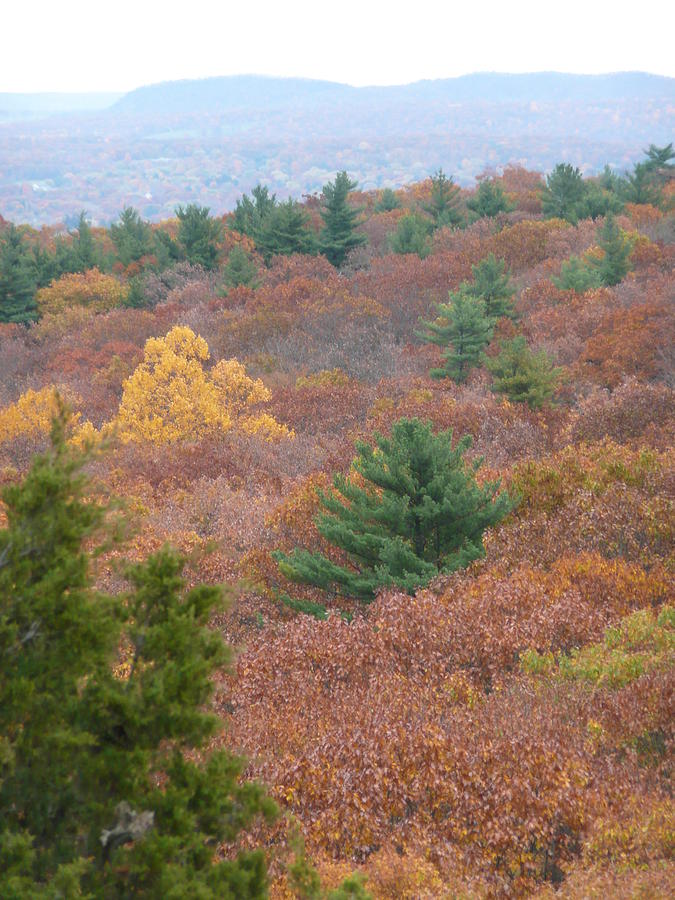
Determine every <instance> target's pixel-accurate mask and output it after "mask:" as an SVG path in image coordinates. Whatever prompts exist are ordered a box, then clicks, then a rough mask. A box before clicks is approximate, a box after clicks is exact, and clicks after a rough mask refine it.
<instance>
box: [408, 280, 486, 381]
mask: <svg viewBox="0 0 675 900" xmlns="http://www.w3.org/2000/svg"><path fill="white" fill-rule="evenodd" d="M436 312H437V313H438V316H439V319H438V320H436V321H435V322H422V324H423V326H424V327H425V328H426V329H427V331H426V333H425V332H417V335H418V337H421V338H422V339H423V340H425V341H429V342H431V343H433V344H437V345H438V346H439V347H443V348H444V350H443V354H442V356H443V359H444V365H443V367H442V368H440V369H432V370H431V372H430V373H429V374H430V375H431V377H432V378H452V379H453V381H456V382H457V383H458V384H461V383H462V382H463V381H466V379H467V377H468V375H469V372H470V371H471V369H473V368H474V367H475V366H477V365H479V364H480V362H481V359H482V356H483V350H484V349H485V347H486V346H487V344H488V343H489V341H490V338H491V337H492V329H493V323H492V321H491V320H490V319H489V318H488V316H487V315H486V312H485V301H484V300H482V299H481V298H479V297H475V296H473V295H472V294H471V293H469V291H468V290H467V289H466V287H465V286H462V287H461V288H460V290H458V291H455V292H454V293H452V292H451V293H450V302H449V303H438V304H437V305H436Z"/></svg>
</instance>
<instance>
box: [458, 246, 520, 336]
mask: <svg viewBox="0 0 675 900" xmlns="http://www.w3.org/2000/svg"><path fill="white" fill-rule="evenodd" d="M471 271H472V272H473V282H469V283H468V285H467V290H468V291H469V293H470V294H472V295H473V296H474V297H478V298H479V299H480V300H482V301H483V302H484V303H485V313H486V315H487V317H488V318H489V319H492V320H493V321H495V322H496V321H497V319H501V318H502V317H506V318H509V319H513V318H514V317H515V312H514V309H513V302H512V301H513V295H514V294H515V288H514V286H513V284H512V283H511V274H510V272H508V271H507V269H506V263H505V262H504V260H503V259H497V257H496V256H495V255H494V253H490V254H489V256H486V257H485V259H481V261H480V262H479V263H478V264H477V265H475V266H471Z"/></svg>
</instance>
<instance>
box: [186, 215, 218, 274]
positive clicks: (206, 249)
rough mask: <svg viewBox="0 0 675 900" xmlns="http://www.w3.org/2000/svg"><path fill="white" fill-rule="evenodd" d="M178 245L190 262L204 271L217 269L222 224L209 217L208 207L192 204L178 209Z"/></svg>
mask: <svg viewBox="0 0 675 900" xmlns="http://www.w3.org/2000/svg"><path fill="white" fill-rule="evenodd" d="M176 216H177V217H178V243H179V245H180V247H181V249H182V251H183V253H184V254H185V258H186V259H187V261H188V262H190V263H192V264H193V265H195V266H202V267H203V268H204V269H215V268H216V264H217V262H218V246H217V243H218V239H219V238H220V222H219V221H218V220H217V219H214V218H212V217H211V216H210V215H209V208H208V206H197V205H196V204H195V203H190V204H189V205H188V206H186V207H185V208H183V207H182V206H179V207H178V208H177V209H176Z"/></svg>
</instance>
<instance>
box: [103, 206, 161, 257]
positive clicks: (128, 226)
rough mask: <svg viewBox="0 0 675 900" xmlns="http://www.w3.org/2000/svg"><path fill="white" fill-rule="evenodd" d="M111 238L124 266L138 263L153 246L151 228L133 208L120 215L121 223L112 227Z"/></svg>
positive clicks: (126, 208)
mask: <svg viewBox="0 0 675 900" xmlns="http://www.w3.org/2000/svg"><path fill="white" fill-rule="evenodd" d="M110 237H111V239H112V242H113V244H114V245H115V249H116V250H117V258H118V259H119V261H120V262H121V263H122V265H123V266H128V265H129V264H130V263H133V262H137V261H138V260H139V259H141V258H142V257H143V256H145V254H146V253H149V252H150V248H151V246H152V232H151V230H150V226H149V225H148V223H147V222H144V221H143V219H141V217H140V215H139V213H138V211H137V210H135V209H134V208H133V207H132V206H126V207H125V208H124V209H123V210H122V212H121V213H120V219H119V222H118V223H115V224H113V225H111V226H110Z"/></svg>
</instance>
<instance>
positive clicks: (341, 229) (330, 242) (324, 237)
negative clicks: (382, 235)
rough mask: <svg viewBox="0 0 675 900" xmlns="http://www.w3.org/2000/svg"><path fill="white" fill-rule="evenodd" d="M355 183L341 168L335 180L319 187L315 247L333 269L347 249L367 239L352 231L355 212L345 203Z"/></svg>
mask: <svg viewBox="0 0 675 900" xmlns="http://www.w3.org/2000/svg"><path fill="white" fill-rule="evenodd" d="M356 186H357V185H356V182H355V181H352V180H351V179H350V178H349V176H348V175H347V173H346V172H344V171H343V172H338V174H337V175H336V176H335V181H329V182H328V184H325V185H324V186H323V209H322V210H321V217H322V218H323V228H322V230H321V234H320V236H319V250H320V251H321V253H323V254H324V256H325V257H326V259H327V260H328V261H329V262H330V263H332V264H333V265H334V266H335V267H336V268H337V267H339V266H341V265H342V263H343V262H344V261H345V257H346V256H347V254H348V253H349V251H350V250H353V249H354V247H359V246H360V245H361V244H365V242H366V240H367V238H366V236H365V235H364V234H358V233H357V232H356V226H357V225H358V224H359V222H358V218H359V211H358V210H355V209H352V208H351V207H350V206H349V204H348V203H347V197H348V196H349V193H350V191H353V190H354V189H355V188H356Z"/></svg>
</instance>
